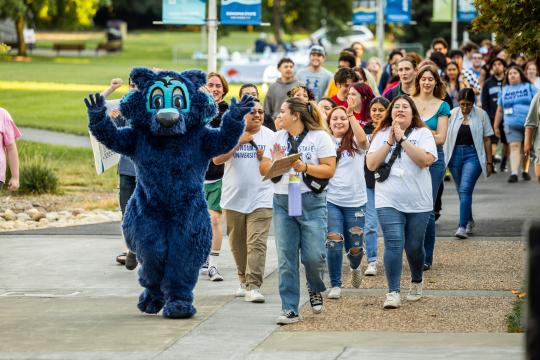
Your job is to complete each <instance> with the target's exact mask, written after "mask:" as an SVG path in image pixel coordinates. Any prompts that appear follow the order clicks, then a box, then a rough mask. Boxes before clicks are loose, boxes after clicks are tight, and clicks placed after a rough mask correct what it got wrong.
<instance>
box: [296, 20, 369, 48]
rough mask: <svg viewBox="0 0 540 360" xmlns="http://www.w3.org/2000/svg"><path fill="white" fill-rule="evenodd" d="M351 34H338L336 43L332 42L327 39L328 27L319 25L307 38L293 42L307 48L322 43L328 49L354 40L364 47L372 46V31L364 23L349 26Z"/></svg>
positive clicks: (345, 44) (347, 44)
mask: <svg viewBox="0 0 540 360" xmlns="http://www.w3.org/2000/svg"><path fill="white" fill-rule="evenodd" d="M351 30H352V34H350V35H346V36H339V37H338V38H337V39H336V44H332V43H331V42H330V40H329V39H328V35H327V34H328V29H327V28H326V27H324V26H323V27H321V28H320V29H317V30H316V31H314V32H313V33H311V34H310V35H309V38H307V39H301V40H297V41H295V42H294V45H296V46H297V47H298V48H299V49H307V48H309V47H310V46H311V45H313V44H319V45H322V46H323V47H324V48H325V49H330V48H332V47H333V46H338V47H342V48H343V47H347V46H349V45H351V44H352V43H353V42H355V41H360V42H362V43H363V44H364V46H365V47H367V48H370V47H372V41H373V38H374V35H373V32H372V31H371V30H369V29H368V28H367V27H366V26H364V25H353V26H352V27H351Z"/></svg>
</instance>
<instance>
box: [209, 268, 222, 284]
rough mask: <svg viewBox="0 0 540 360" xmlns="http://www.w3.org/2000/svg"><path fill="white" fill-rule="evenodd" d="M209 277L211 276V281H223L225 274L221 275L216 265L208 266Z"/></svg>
mask: <svg viewBox="0 0 540 360" xmlns="http://www.w3.org/2000/svg"><path fill="white" fill-rule="evenodd" d="M208 277H209V278H210V281H223V276H221V274H220V273H219V271H218V269H217V267H215V266H210V267H209V268H208Z"/></svg>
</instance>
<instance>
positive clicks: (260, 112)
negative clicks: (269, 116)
mask: <svg viewBox="0 0 540 360" xmlns="http://www.w3.org/2000/svg"><path fill="white" fill-rule="evenodd" d="M250 114H251V115H256V114H259V115H263V114H264V110H254V111H252V112H250Z"/></svg>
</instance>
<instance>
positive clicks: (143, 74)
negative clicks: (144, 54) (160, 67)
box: [129, 67, 156, 89]
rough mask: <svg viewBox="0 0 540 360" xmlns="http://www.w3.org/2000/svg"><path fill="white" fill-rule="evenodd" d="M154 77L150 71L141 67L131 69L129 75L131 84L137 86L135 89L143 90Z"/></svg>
mask: <svg viewBox="0 0 540 360" xmlns="http://www.w3.org/2000/svg"><path fill="white" fill-rule="evenodd" d="M155 76H156V74H155V73H154V72H153V71H152V70H150V69H147V68H142V67H138V68H133V70H131V73H130V74H129V78H130V79H131V82H133V83H134V84H135V85H137V89H145V88H146V87H147V84H148V82H150V81H153V80H154V78H155Z"/></svg>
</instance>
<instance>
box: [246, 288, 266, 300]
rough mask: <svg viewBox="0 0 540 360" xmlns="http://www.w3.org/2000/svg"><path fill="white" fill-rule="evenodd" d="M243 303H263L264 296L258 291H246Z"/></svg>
mask: <svg viewBox="0 0 540 360" xmlns="http://www.w3.org/2000/svg"><path fill="white" fill-rule="evenodd" d="M244 301H248V302H252V303H263V302H264V295H263V294H261V292H260V291H259V289H252V290H248V291H246V295H245V296H244Z"/></svg>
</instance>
